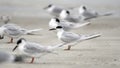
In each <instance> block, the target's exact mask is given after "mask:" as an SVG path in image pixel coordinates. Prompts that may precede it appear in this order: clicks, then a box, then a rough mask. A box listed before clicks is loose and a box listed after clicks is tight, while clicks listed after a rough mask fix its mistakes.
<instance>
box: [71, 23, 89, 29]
mask: <svg viewBox="0 0 120 68" xmlns="http://www.w3.org/2000/svg"><path fill="white" fill-rule="evenodd" d="M89 24H90V22H84V23H82V24H81V23H80V24H79V23H78V24H74V25H73V28H79V27H83V26H86V25H89Z"/></svg>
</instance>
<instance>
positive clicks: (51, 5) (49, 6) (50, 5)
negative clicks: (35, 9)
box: [44, 4, 53, 9]
mask: <svg viewBox="0 0 120 68" xmlns="http://www.w3.org/2000/svg"><path fill="white" fill-rule="evenodd" d="M51 7H53V4H49V5H48V6H47V7H45V8H44V9H48V8H51Z"/></svg>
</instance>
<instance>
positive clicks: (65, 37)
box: [50, 26, 101, 50]
mask: <svg viewBox="0 0 120 68" xmlns="http://www.w3.org/2000/svg"><path fill="white" fill-rule="evenodd" d="M56 29H57V30H58V32H57V37H58V39H60V40H61V41H63V42H65V43H75V42H76V43H77V42H79V41H83V40H88V39H92V38H96V37H99V36H100V35H101V34H92V35H78V34H75V33H72V32H66V31H64V30H63V27H62V26H57V27H56ZM56 29H55V28H53V29H50V30H56ZM71 46H72V45H69V46H68V49H66V50H70V48H71Z"/></svg>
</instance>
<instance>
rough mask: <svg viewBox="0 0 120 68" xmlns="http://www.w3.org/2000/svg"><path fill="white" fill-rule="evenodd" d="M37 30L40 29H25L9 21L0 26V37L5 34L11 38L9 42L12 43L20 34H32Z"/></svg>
mask: <svg viewBox="0 0 120 68" xmlns="http://www.w3.org/2000/svg"><path fill="white" fill-rule="evenodd" d="M39 30H41V29H33V30H27V29H24V28H21V27H20V26H18V25H16V24H10V23H9V24H5V25H3V26H1V27H0V39H3V38H4V35H5V36H8V37H10V38H11V40H10V42H9V43H13V39H14V38H19V37H21V36H22V35H26V34H33V32H36V31H39Z"/></svg>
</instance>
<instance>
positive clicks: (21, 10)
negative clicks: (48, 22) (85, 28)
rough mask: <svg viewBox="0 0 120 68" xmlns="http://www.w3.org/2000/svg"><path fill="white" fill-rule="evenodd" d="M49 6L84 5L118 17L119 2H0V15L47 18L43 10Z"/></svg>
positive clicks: (62, 0) (115, 0) (2, 0)
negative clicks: (112, 13) (113, 13)
mask: <svg viewBox="0 0 120 68" xmlns="http://www.w3.org/2000/svg"><path fill="white" fill-rule="evenodd" d="M49 4H55V5H59V6H63V7H65V8H69V7H79V6H80V5H86V6H87V7H89V8H92V9H94V10H102V11H116V12H117V14H119V15H117V16H120V12H119V11H120V0H0V15H10V16H20V17H48V14H47V13H46V12H45V11H44V10H43V8H44V7H45V6H47V5H49Z"/></svg>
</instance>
